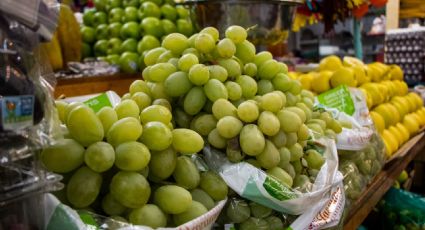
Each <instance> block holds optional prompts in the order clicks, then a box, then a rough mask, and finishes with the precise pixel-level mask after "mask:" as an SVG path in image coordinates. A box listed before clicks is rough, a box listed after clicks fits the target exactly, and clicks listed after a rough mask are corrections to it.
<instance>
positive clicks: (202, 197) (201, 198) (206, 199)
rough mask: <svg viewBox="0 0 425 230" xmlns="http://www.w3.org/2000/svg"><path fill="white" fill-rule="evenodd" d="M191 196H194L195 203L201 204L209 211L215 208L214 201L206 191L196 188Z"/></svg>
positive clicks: (191, 192)
mask: <svg viewBox="0 0 425 230" xmlns="http://www.w3.org/2000/svg"><path fill="white" fill-rule="evenodd" d="M190 194H191V195H192V200H193V201H197V202H199V203H201V204H202V205H204V207H205V208H207V209H208V210H211V209H212V208H214V206H215V204H214V200H213V199H212V198H211V197H210V195H208V193H206V192H205V191H204V190H202V189H199V188H195V189H193V190H192V191H190Z"/></svg>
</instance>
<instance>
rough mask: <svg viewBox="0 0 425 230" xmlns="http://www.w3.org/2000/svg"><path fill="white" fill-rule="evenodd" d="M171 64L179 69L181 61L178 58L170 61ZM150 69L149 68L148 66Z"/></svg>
mask: <svg viewBox="0 0 425 230" xmlns="http://www.w3.org/2000/svg"><path fill="white" fill-rule="evenodd" d="M167 62H168V63H170V64H173V66H174V67H176V68H178V67H179V59H178V58H170V60H168V61H167ZM148 67H149V66H148Z"/></svg>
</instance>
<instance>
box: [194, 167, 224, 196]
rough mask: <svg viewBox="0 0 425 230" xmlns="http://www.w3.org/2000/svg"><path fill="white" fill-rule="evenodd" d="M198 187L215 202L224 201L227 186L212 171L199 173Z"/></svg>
mask: <svg viewBox="0 0 425 230" xmlns="http://www.w3.org/2000/svg"><path fill="white" fill-rule="evenodd" d="M199 187H201V189H202V190H204V191H205V192H206V193H207V194H208V195H209V196H210V197H211V198H213V199H214V200H215V201H219V200H224V199H226V197H227V193H228V187H227V184H226V183H225V182H224V180H223V179H222V178H221V177H220V176H219V175H217V174H216V173H214V172H212V171H207V172H202V173H201V183H200V184H199Z"/></svg>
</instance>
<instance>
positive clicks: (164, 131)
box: [139, 121, 173, 151]
mask: <svg viewBox="0 0 425 230" xmlns="http://www.w3.org/2000/svg"><path fill="white" fill-rule="evenodd" d="M139 140H140V141H141V142H142V143H143V144H145V145H146V146H147V147H148V148H149V149H150V150H154V151H162V150H165V149H167V148H168V147H169V146H170V145H171V143H172V142H173V135H172V134H171V130H170V129H169V128H168V126H167V125H165V124H164V123H162V122H159V121H150V122H148V123H146V124H145V125H144V126H143V133H142V136H141V137H140V139H139Z"/></svg>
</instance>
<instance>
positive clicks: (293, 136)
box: [285, 133, 298, 147]
mask: <svg viewBox="0 0 425 230" xmlns="http://www.w3.org/2000/svg"><path fill="white" fill-rule="evenodd" d="M297 142H298V136H297V133H286V145H285V146H286V147H291V146H293V145H294V144H295V143H297Z"/></svg>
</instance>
